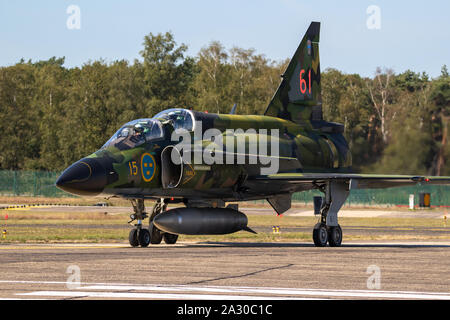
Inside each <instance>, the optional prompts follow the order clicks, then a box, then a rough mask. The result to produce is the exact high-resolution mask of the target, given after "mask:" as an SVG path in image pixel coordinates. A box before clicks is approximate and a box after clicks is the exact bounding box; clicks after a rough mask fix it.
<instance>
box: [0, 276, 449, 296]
mask: <svg viewBox="0 0 450 320" xmlns="http://www.w3.org/2000/svg"><path fill="white" fill-rule="evenodd" d="M0 283H20V284H66V282H62V281H13V280H11V281H9V280H2V281H0ZM120 291H123V292H120ZM130 291H147V292H130ZM16 295H17V296H22V297H23V296H27V297H28V296H40V297H87V298H89V297H97V298H129V299H196V300H199V299H207V300H216V299H218V300H220V299H223V300H227V299H231V300H252V299H258V300H261V299H271V300H273V299H326V298H338V299H339V298H369V299H370V298H372V299H375V298H377V299H379V298H384V299H433V300H450V293H448V292H414V291H385V290H339V289H312V288H272V287H236V286H190V285H154V284H120V283H116V284H114V283H111V284H108V283H84V284H83V285H82V286H80V287H78V288H75V289H73V290H65V291H61V290H46V291H33V292H26V293H16Z"/></svg>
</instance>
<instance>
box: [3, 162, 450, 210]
mask: <svg viewBox="0 0 450 320" xmlns="http://www.w3.org/2000/svg"><path fill="white" fill-rule="evenodd" d="M59 175H60V172H48V171H14V170H0V195H1V196H33V197H51V198H58V197H74V196H73V195H70V194H69V193H66V192H64V191H62V190H60V189H58V188H56V186H55V181H56V179H57V178H58V176H59ZM422 192H423V193H429V194H430V195H431V205H432V206H450V186H444V185H442V186H439V185H420V184H417V185H415V186H410V187H399V188H390V189H361V190H358V189H356V190H352V191H351V193H350V196H349V198H348V199H347V201H346V203H345V205H347V206H348V205H350V206H352V205H355V206H361V205H367V206H376V205H388V206H389V205H405V206H407V205H408V204H409V195H410V194H414V199H415V204H418V201H419V194H420V193H422ZM322 195H323V194H322V193H321V192H319V191H317V190H311V191H304V192H298V193H295V194H294V195H293V198H292V200H293V201H294V202H297V203H305V204H312V202H313V197H314V196H322Z"/></svg>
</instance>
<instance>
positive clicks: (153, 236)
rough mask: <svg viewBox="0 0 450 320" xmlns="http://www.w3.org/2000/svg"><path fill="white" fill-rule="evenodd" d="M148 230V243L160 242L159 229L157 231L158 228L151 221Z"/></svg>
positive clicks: (160, 234) (161, 236) (161, 237)
mask: <svg viewBox="0 0 450 320" xmlns="http://www.w3.org/2000/svg"><path fill="white" fill-rule="evenodd" d="M149 231H150V243H151V244H160V243H161V241H162V239H163V235H162V233H161V231H159V229H158V228H156V227H155V226H154V225H153V221H152V222H150V226H149Z"/></svg>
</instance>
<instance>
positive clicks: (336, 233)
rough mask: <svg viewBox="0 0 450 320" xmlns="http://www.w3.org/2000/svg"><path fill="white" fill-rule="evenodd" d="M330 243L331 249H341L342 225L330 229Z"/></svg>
mask: <svg viewBox="0 0 450 320" xmlns="http://www.w3.org/2000/svg"><path fill="white" fill-rule="evenodd" d="M328 243H329V245H330V247H340V246H341V243H342V229H341V226H340V225H337V227H330V228H329V229H328Z"/></svg>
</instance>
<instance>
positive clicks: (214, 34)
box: [0, 0, 450, 77]
mask: <svg viewBox="0 0 450 320" xmlns="http://www.w3.org/2000/svg"><path fill="white" fill-rule="evenodd" d="M71 6H76V8H78V9H79V13H77V12H76V11H72V10H70V9H71V8H72V7H71ZM374 8H375V9H374ZM449 12H450V1H445V0H441V1H438V0H427V1H416V0H410V1H402V0H396V1H392V0H391V1H381V0H369V1H366V0H353V1H351V0H341V1H335V0H315V1H311V0H309V1H300V0H272V1H269V0H222V1H219V0H184V1H182V0H164V1H161V0H158V1H154V0H146V1H144V0H127V1H125V0H123V1H118V0H95V1H92V0H91V1H89V0H70V1H66V0H40V1H33V0H14V1H13V0H0V66H9V65H13V64H15V63H17V62H18V61H19V60H20V59H21V58H24V59H25V60H29V59H31V60H32V61H38V60H45V59H48V58H50V57H53V56H56V57H63V56H64V57H65V58H66V60H65V66H66V67H75V66H82V65H83V64H84V63H86V62H88V61H93V60H97V59H100V58H102V59H104V60H105V61H107V62H112V61H115V60H122V59H125V60H128V61H130V62H133V61H134V59H139V58H140V56H139V51H141V50H142V48H143V46H142V42H143V39H144V36H145V35H147V34H149V33H150V32H151V33H153V34H157V33H164V32H167V31H171V32H172V33H173V34H174V37H175V41H176V42H177V43H178V44H181V43H184V44H186V45H187V46H188V48H189V49H188V52H187V54H188V55H190V56H195V55H197V53H198V52H199V50H200V49H201V48H202V47H205V46H207V45H208V44H209V43H210V42H211V41H214V40H216V41H220V42H221V43H222V44H223V45H224V46H225V47H226V48H227V49H231V48H232V47H233V46H238V47H241V48H245V49H248V48H254V49H255V50H256V53H258V54H264V55H265V56H266V57H267V58H269V59H272V60H276V61H280V60H282V59H286V58H290V57H291V56H292V55H293V53H294V51H295V49H296V48H297V46H298V44H299V42H300V40H301V38H302V37H303V35H304V33H305V31H306V29H307V28H308V26H309V24H310V22H311V21H319V22H321V34H320V60H321V69H322V70H324V69H326V68H336V69H338V70H341V71H343V72H345V73H358V74H360V75H363V76H373V75H374V73H375V70H376V68H377V67H382V68H384V67H386V68H392V69H393V70H394V72H396V73H400V72H403V71H405V70H408V69H409V70H412V71H415V72H423V71H425V72H426V73H427V74H428V75H430V76H431V77H437V76H439V75H440V71H441V67H442V66H443V65H444V64H446V65H447V66H450V18H449V17H448V13H449ZM78 22H79V25H77V23H78ZM68 24H69V26H68ZM78 26H79V28H77V27H78Z"/></svg>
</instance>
